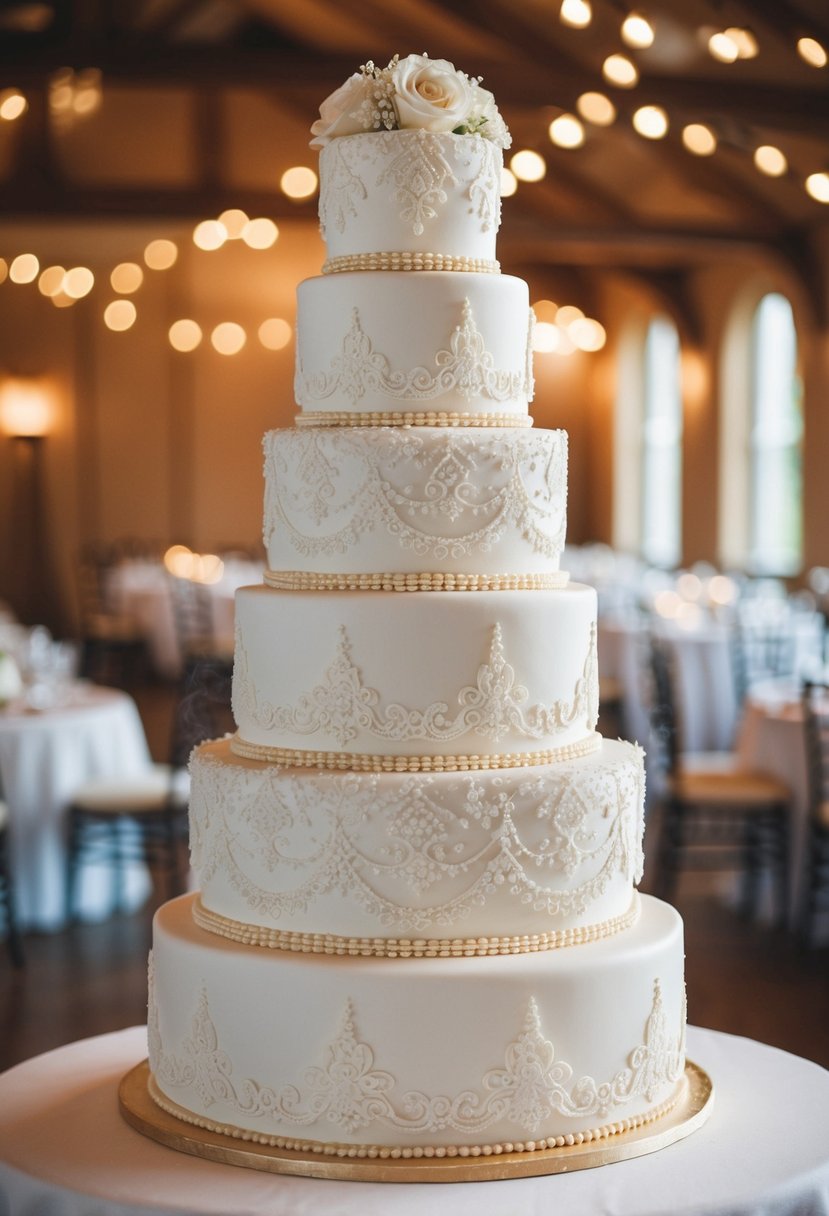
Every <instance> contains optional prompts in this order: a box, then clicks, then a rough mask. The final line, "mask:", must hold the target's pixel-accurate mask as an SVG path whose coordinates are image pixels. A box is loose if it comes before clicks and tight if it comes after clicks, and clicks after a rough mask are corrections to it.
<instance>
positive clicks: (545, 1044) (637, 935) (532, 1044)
mask: <svg viewBox="0 0 829 1216" xmlns="http://www.w3.org/2000/svg"><path fill="white" fill-rule="evenodd" d="M313 131H314V135H315V137H316V138H315V140H314V143H315V144H316V145H318V146H320V147H321V148H322V151H321V157H320V217H321V224H322V232H323V236H324V238H325V242H326V248H327V261H326V263H325V266H324V273H323V274H322V275H321V276H320V277H317V278H312V279H310V280H308V281H306V282H304V283H302V284H301V285H300V287H299V290H298V317H297V353H296V401H297V404H298V405H299V407H300V411H301V412H300V414H299V416H298V418H297V425H296V427H295V428H294V429H291V430H285V431H274V432H272V433H270V434H268V435H267V436H266V437H265V442H264V449H265V482H266V494H265V543H266V549H267V557H268V570H267V572H266V575H265V579H264V582H263V584H262V585H261V586H258V587H247V588H243V589H241V590H240V591H239V592H238V595H237V601H236V653H235V672H234V692H233V709H234V717H235V720H236V724H237V728H238V729H237V733H236V734H235V735H233V736H232V737H228V738H225V739H222V740H218V741H214V742H211V743H208V744H206V745H204V746H202V747H201V748H199V749H197V750H196V752H195V753H194V755H193V759H192V763H191V774H192V795H191V808H190V819H191V848H192V861H193V869H194V872H195V875H196V877H197V879H198V886H199V890H198V892H197V893H196V894H192V895H188V896H185V897H183V898H181V899H178V900H174V901H172V902H170V903H168V904H166V905H165V906H164V907H162V908H161V909H160V911H159V912H158V914H157V916H156V920H155V925H154V937H153V949H152V954H151V960H150V1003H149V1057H150V1058H149V1064H150V1092H151V1095H152V1097H153V1099H154V1100H155V1102H156V1103H157V1104H158V1105H159V1106H160V1107H162V1108H163V1109H164V1110H166V1111H168V1112H170V1113H172V1114H174V1115H177V1116H178V1117H179V1118H180V1119H182V1120H184V1121H186V1122H188V1123H190V1124H193V1125H196V1126H197V1127H200V1128H205V1129H209V1130H211V1131H214V1132H223V1133H226V1134H227V1136H229V1137H237V1138H241V1139H244V1140H246V1141H252V1142H256V1143H258V1144H261V1145H270V1146H275V1147H277V1148H280V1149H285V1150H297V1151H299V1152H301V1153H306V1154H320V1156H321V1157H329V1158H330V1157H331V1156H332V1155H333V1156H339V1157H349V1158H378V1159H399V1158H407V1159H412V1158H424V1157H428V1158H444V1157H458V1156H461V1157H482V1156H491V1155H493V1154H501V1153H505V1152H506V1153H527V1154H532V1153H538V1152H540V1151H542V1150H550V1149H555V1148H563V1149H564V1150H565V1151H566V1149H567V1147H568V1146H572V1145H574V1144H582V1143H584V1142H585V1141H602V1140H604V1139H605V1138H607V1137H610V1136H616V1135H619V1134H622V1133H625V1132H627V1131H629V1130H630V1129H633V1128H638V1127H641V1126H642V1125H644V1124H648V1123H651V1122H652V1121H654V1120H656V1119H658V1118H659V1117H660V1116H664V1115H665V1114H666V1112H668V1111H670V1110H671V1109H672V1108H673V1107H674V1106H675V1105H676V1103H677V1102H678V1101H679V1099H680V1097H681V1094H682V1089H683V1084H684V1080H683V1078H684V1067H685V1058H684V1032H685V1002H684V978H683V940H682V924H681V920H680V918H679V916H678V915H677V913H676V912H675V911H674V910H673V909H672V908H670V907H668V906H666V905H665V904H662V903H660V902H658V901H656V900H654V899H651V898H649V897H645V896H641V897H640V896H639V895H638V894H637V893H636V891H635V885H636V883H637V882H638V880H639V878H640V877H641V866H642V832H643V803H644V777H643V765H642V753H641V751H640V750H639V749H638V747H636V746H634V745H632V744H628V743H623V742H608V741H603V740H602V739H601V738H600V736H599V735H598V734H597V732H596V721H597V714H598V673H597V662H596V596H595V592H594V591H593V590H592V589H590V588H588V587H585V586H580V585H577V584H574V583H572V582H570V581H569V580H568V576H567V575H566V574H565V573H563V572H562V571H561V570H560V567H559V563H560V557H561V553H562V548H563V544H564V536H565V496H566V461H567V443H566V436H565V435H564V434H563V433H562V432H555V431H537V430H533V429H532V423H531V419H530V416H529V413H528V404H529V402H530V400H531V398H532V370H531V355H530V349H531V326H532V318H531V313H530V308H529V299H528V290H527V286H526V284H525V283H524V282H523V281H521V280H519V279H517V278H512V277H509V276H507V275H504V274H501V273H500V267H499V265H498V262H497V261H496V258H495V236H496V232H497V228H498V224H499V220H500V172H501V165H502V148H503V147H505V146H508V143H509V136H508V134H507V132H506V128H505V126H504V124H503V121H502V119H501V117H500V115H499V113H498V111H497V108H496V106H495V103H494V101H493V99H492V96H491V94H489V93H488V92H486V91H485V90H484V89H483V88H482V87H481V85H480V83H479V82H477V81H474V80H470V79H469V78H467V77H466V76H464V75H463V74H462V73H460V72H456V71H455V69H454V68H453V67H452V65H451V64H448V63H446V62H445V61H443V60H429V59H428V58H426V57H425V56H420V55H412V56H409V57H408V58H406V59H403V60H398V59H397V58H395V59H394V60H393V61H392V63H391V64H389V65H388V67H386V68H376V67H375V66H374V65H373V64H370V63H369V64H367V65H366V66H365V67H364V68H362V69H361V70H360V72H358V73H355V75H354V76H353V77H352V78H351V79H350V80H349V81H347V82H346V84H345V85H343V87H342V88H341V89H339V90H338V91H337V92H336V93H335V94H333V95H332V97H331V98H329V99H328V101H327V102H325V103H324V104H323V106H322V108H321V117H320V120H319V121H318V122H317V123H315V124H314V128H313Z"/></svg>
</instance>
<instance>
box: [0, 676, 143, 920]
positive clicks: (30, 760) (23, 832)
mask: <svg viewBox="0 0 829 1216" xmlns="http://www.w3.org/2000/svg"><path fill="white" fill-rule="evenodd" d="M149 764H150V754H149V749H148V747H147V740H146V736H145V734H144V728H143V726H142V724H141V718H140V717H139V714H138V709H137V708H136V705H135V702H134V701H133V700H132V698H131V697H129V696H127V694H126V693H123V692H119V691H117V690H115V689H110V688H100V687H97V686H95V685H90V684H86V683H84V682H78V683H76V684H74V685H72V686H71V687H70V688H69V689H68V690H67V693H66V696H65V697H64V698H63V699H62V700H61V702H60V703H59V704H58V705H55V706H53V707H52V708H49V709H42V710H39V711H37V712H35V711H33V710H31V709H29V708H27V707H26V706H25V705H24V704H22V703H17V704H15V703H12V704H10V705H9V706H7V707H6V708H5V709H3V710H0V774H2V780H3V789H4V796H5V800H6V803H7V805H8V808H9V841H10V856H11V870H12V875H13V878H14V890H15V909H16V912H17V917H18V921H19V924H20V927H21V929H35V930H39V931H45V932H51V931H55V930H57V929H60V928H61V927H62V925H63V924H64V922H65V915H66V913H65V892H66V849H65V814H66V808H67V805H68V804H69V802H70V800H71V798H72V795H73V794H74V792H75V790H77V789H78V787H79V786H80V785H82V784H83V783H84V782H85V781H88V780H91V779H93V778H96V777H116V776H132V775H134V774H137V773H140V772H141V771H142V770H143V769H145V768H146V767H147V766H148V765H149ZM148 892H149V877H148V874H147V871H146V868H145V867H144V866H143V865H141V864H139V863H134V864H133V865H131V866H130V867H129V868H128V871H127V873H126V875H125V881H124V891H123V902H124V906H125V907H126V908H134V907H137V906H138V905H139V904H140V903H141V901H142V900H143V899H144V898H146V895H147V893H148ZM114 901H115V892H114V882H113V874H112V873H111V870H110V869H108V868H106V867H104V866H98V865H89V866H84V867H83V868H82V870H81V874H80V883H79V892H78V904H77V909H78V915H79V916H80V917H81V918H82V919H85V920H100V919H103V918H104V917H105V916H107V915H108V914H110V913H111V912H112V910H113V907H114Z"/></svg>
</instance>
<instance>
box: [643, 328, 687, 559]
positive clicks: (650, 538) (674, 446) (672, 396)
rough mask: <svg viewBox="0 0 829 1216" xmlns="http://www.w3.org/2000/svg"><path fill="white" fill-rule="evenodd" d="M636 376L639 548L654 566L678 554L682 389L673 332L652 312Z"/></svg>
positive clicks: (677, 336) (680, 532)
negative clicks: (640, 370)
mask: <svg viewBox="0 0 829 1216" xmlns="http://www.w3.org/2000/svg"><path fill="white" fill-rule="evenodd" d="M643 371H644V375H643V378H642V404H643V410H642V448H641V467H640V474H641V479H642V481H641V485H642V490H641V495H642V496H641V506H640V537H641V541H640V547H641V552H642V556H643V557H644V558H645V560H646V561H648V562H651V563H652V564H653V565H655V566H663V567H671V566H676V565H678V564H679V562H680V560H681V557H682V388H681V378H680V361H679V335H678V333H677V331H676V327H675V326H674V325H673V324H672V322H671V321H669V320H668V318H667V317H663V316H658V317H654V318H653V320H652V321H651V322H650V324H649V326H648V329H647V334H646V336H645V350H644V367H643Z"/></svg>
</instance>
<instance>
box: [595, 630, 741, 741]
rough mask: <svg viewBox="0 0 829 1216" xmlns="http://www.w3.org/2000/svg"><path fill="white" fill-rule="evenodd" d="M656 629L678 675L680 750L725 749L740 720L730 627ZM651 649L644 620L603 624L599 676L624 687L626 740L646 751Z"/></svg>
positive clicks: (599, 638)
mask: <svg viewBox="0 0 829 1216" xmlns="http://www.w3.org/2000/svg"><path fill="white" fill-rule="evenodd" d="M654 629H655V630H656V633H657V636H658V637H659V638H660V639H662V640H663V641H664V642H665V643H666V645H667V647H668V649H669V652H670V654H671V656H672V659H673V663H674V667H675V671H676V681H677V702H678V703H677V712H678V716H679V722H680V732H681V748H682V750H683V751H686V752H711V751H725V750H727V749H728V748H730V747H731V746H732V744H733V740H734V730H735V724H736V720H737V703H736V697H735V689H734V677H733V673H732V668H731V653H730V644H729V632H728V628H727V626H726V625H724V624H723V623H722V622H719V621H707V622H706V623H705V624H704V625H702V626H698V627H695V628H693V629H684V628H682V627H681V626H679V625H676V624H672V623H670V622H667V621H666V622H657V623H656V624H655V625H654ZM648 646H649V630H648V625H647V623H646V622H645V621H643V620H642V619H641V618H639V617H631V618H616V619H614V618H607V619H605V620H600V621H599V629H598V649H599V673H600V675H603V676H613V677H614V678H615V679H616V680H617V681H618V682H619V683H620V685H621V688H622V715H623V727H624V732H625V737H626V738H628V739H633V740H635V741H636V742H638V743H641V744H642V745H643V746H644V747H647V743H648V739H649V737H650V721H649V707H648V696H649V691H648V689H649V679H650V674H649V670H648V664H649V655H648Z"/></svg>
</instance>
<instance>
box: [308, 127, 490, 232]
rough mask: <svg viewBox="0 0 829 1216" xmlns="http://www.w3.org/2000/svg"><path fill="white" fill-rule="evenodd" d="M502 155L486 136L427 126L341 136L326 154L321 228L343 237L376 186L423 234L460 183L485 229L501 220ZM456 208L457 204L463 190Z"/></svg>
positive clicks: (406, 221)
mask: <svg viewBox="0 0 829 1216" xmlns="http://www.w3.org/2000/svg"><path fill="white" fill-rule="evenodd" d="M500 166H501V155H500V151H499V150H498V149H497V148H496V146H495V145H494V144H492V143H490V142H489V141H487V140H483V139H476V140H455V141H451V142H450V141H449V140H447V139H446V138H445V137H442V136H440V135H435V134H433V133H431V132H429V131H407V132H405V133H403V134H401V133H400V132H395V133H394V134H393V135H389V134H388V133H386V132H380V133H377V134H374V135H372V136H371V137H370V138H368V139H357V140H354V139H350V140H342V139H335V140H332V142H331V143H330V144H329V145H328V146H327V147H325V148H324V149H323V151H322V155H321V158H320V179H321V185H320V205H319V215H320V231H321V233H322V236H323V238H324V237H325V235H326V232H328V231H331V230H333V229H336V230H337V232H339V233H340V234H342V233H343V232H345V230H346V228H347V226H348V224H349V221H350V220H352V219H358V218H359V216H360V209H359V204H360V203H362V202H365V200H366V199H367V198H368V196H369V192H371V193H372V194H373V193H374V191H375V190H377V189H378V188H386V189H387V191H388V202H389V203H390V204H397V205H398V206H399V207H400V210H399V212H398V218H399V219H400V220H401V221H402V222H403V223H404V224H406V225H407V227H409V228H410V230H411V233H412V235H413V236H422V235H423V233H424V232H425V231H426V230H427V228H428V225H429V223H430V221H431V220H434V219H437V218H438V216H439V215H440V213H441V210H442V208H443V207H444V206H445V205H446V204H447V203H448V202H449V198H450V195H449V188H450V187H453V186H460V187H461V190H462V196H463V197H464V198H465V199H466V200H467V203H468V211H469V214H471V215H473V216H475V217H476V219H477V220H478V222H479V224H480V230H481V232H490V231H492V230H493V229H495V230H496V231H497V229H498V227H499V226H500V223H501V192H500ZM452 205H453V206H457V195H455V196H454V199H453V203H452Z"/></svg>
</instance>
